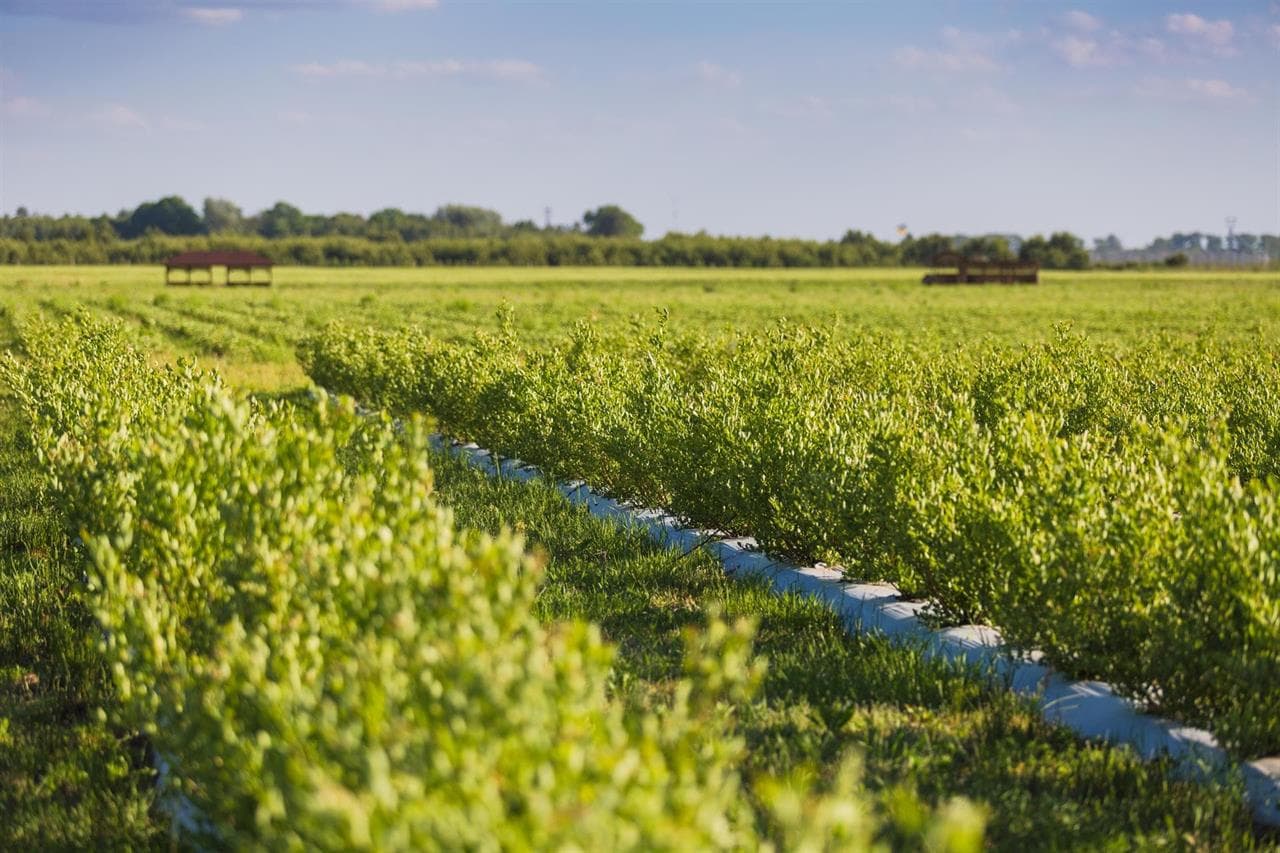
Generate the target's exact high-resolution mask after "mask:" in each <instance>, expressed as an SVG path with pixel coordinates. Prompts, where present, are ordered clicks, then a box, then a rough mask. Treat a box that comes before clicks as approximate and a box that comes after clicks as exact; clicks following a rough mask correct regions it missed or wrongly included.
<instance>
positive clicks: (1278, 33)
mask: <svg viewBox="0 0 1280 853" xmlns="http://www.w3.org/2000/svg"><path fill="white" fill-rule="evenodd" d="M1267 35H1269V36H1270V37H1271V44H1272V45H1274V46H1275V48H1276V49H1277V50H1280V24H1272V25H1271V27H1270V28H1269V29H1268V30H1267Z"/></svg>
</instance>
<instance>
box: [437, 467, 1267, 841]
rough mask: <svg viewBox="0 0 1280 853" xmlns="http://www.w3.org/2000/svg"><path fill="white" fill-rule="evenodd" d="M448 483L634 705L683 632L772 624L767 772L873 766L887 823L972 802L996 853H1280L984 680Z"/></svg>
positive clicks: (1231, 809) (497, 485)
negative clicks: (585, 637)
mask: <svg viewBox="0 0 1280 853" xmlns="http://www.w3.org/2000/svg"><path fill="white" fill-rule="evenodd" d="M433 466H434V468H435V471H436V487H437V490H438V493H439V497H440V499H441V500H442V501H444V502H445V503H448V504H450V505H451V506H452V507H453V508H454V510H455V512H456V513H457V517H458V521H459V522H460V523H461V524H463V525H466V526H469V527H475V528H480V529H488V530H497V529H499V528H501V527H504V526H505V527H513V528H515V529H517V530H519V531H521V532H523V533H524V535H525V536H526V537H527V539H528V541H529V543H530V545H531V547H533V548H535V549H541V550H542V551H544V552H545V555H546V559H547V560H548V571H547V576H546V580H545V584H544V586H543V588H542V590H541V593H540V597H539V599H538V608H539V610H540V615H541V616H542V617H543V618H544V619H547V620H563V619H586V620H591V621H593V622H596V623H598V624H600V625H601V626H602V628H603V630H604V631H605V633H606V636H607V637H608V638H609V639H610V640H611V641H612V642H614V643H616V644H617V646H618V649H619V658H618V662H617V664H616V667H615V689H616V690H617V691H618V693H619V694H620V695H622V696H625V697H626V698H627V699H628V700H630V701H634V702H638V703H647V702H653V701H660V699H661V697H662V695H663V693H664V686H665V685H666V684H667V683H668V682H669V681H670V680H671V679H672V678H674V677H675V675H676V674H677V673H678V672H679V668H680V661H681V654H682V645H681V642H680V632H681V629H682V628H684V627H686V626H690V625H702V624H704V623H705V622H706V620H707V619H708V616H709V614H711V613H713V612H721V613H724V614H726V615H727V616H730V617H740V616H746V617H750V618H753V619H755V620H758V623H759V632H758V636H757V641H756V653H757V654H759V655H761V656H763V657H764V658H765V659H766V660H767V662H768V676H767V678H766V682H765V688H764V691H763V696H764V699H763V700H762V701H759V702H757V703H755V704H753V705H751V706H750V707H744V708H741V709H740V710H739V714H738V716H737V720H738V725H739V727H740V732H739V733H740V734H742V735H743V736H744V737H745V738H746V739H747V742H748V743H749V745H750V753H751V765H752V769H754V770H758V771H768V772H770V773H774V774H785V773H789V772H800V773H806V774H819V775H823V774H828V773H830V772H831V771H832V769H833V768H834V766H835V765H834V762H835V759H836V758H837V756H839V755H840V754H841V752H842V751H843V750H844V749H846V748H848V747H853V748H856V749H860V750H861V751H862V752H863V754H864V760H865V764H866V774H867V784H868V785H869V786H870V787H871V788H872V789H873V790H875V791H876V792H877V801H878V804H879V807H880V808H882V809H884V810H885V811H887V812H890V813H894V814H897V815H902V814H919V815H920V816H921V818H920V819H921V822H923V815H924V814H925V810H924V808H923V807H922V803H937V802H940V801H942V800H945V799H946V798H947V797H949V796H952V795H963V796H966V797H970V798H972V799H974V800H976V801H978V802H980V803H982V804H983V805H984V806H985V807H986V809H987V810H988V813H989V816H990V823H989V828H988V841H989V843H991V844H992V845H993V846H994V847H995V848H996V849H1004V850H1017V849H1027V848H1030V849H1037V850H1041V849H1080V850H1096V849H1135V848H1138V849H1145V848H1149V847H1159V848H1162V849H1163V848H1172V849H1205V850H1209V849H1212V850H1222V849H1239V850H1248V849H1274V848H1275V846H1276V842H1277V838H1276V836H1274V835H1267V834H1265V833H1263V832H1262V831H1261V830H1258V829H1256V828H1255V827H1253V826H1252V824H1251V819H1250V817H1249V811H1248V809H1247V807H1246V806H1245V805H1244V804H1243V800H1242V797H1241V793H1240V791H1239V790H1238V788H1237V787H1235V786H1233V785H1231V784H1224V785H1204V784H1198V783H1193V782H1188V781H1179V780H1177V779H1176V778H1174V776H1173V775H1172V774H1171V772H1170V769H1171V768H1170V767H1169V765H1168V764H1166V763H1164V762H1153V763H1144V762H1142V761H1140V760H1138V759H1137V758H1136V757H1135V756H1134V755H1133V754H1132V753H1131V752H1129V751H1127V750H1124V749H1118V748H1112V747H1108V746H1104V745H1096V744H1085V743H1082V742H1080V741H1079V740H1077V739H1076V738H1075V737H1074V736H1073V735H1072V734H1071V733H1070V732H1068V731H1066V730H1063V729H1060V728H1057V727H1054V726H1050V725H1047V724H1045V723H1044V722H1043V721H1041V720H1040V718H1039V716H1038V714H1037V713H1036V711H1035V710H1034V708H1033V707H1032V706H1031V705H1030V704H1029V703H1027V702H1025V701H1023V700H1019V699H1018V698H1016V697H1014V696H1013V695H1011V694H1010V693H1008V691H1006V690H1005V689H1004V688H1003V686H1002V685H1000V684H999V683H996V682H993V681H992V680H990V679H988V678H986V677H985V676H983V675H982V674H980V673H977V672H974V671H972V670H966V669H963V668H960V667H957V666H955V665H951V664H944V663H942V662H939V661H930V660H927V659H925V658H924V657H923V656H922V655H921V654H919V653H918V652H916V651H913V650H910V649H904V648H902V647H896V646H890V645H889V644H887V643H886V642H884V641H883V640H880V639H876V638H866V637H862V638H854V637H850V636H848V635H847V634H846V632H845V631H844V628H843V626H842V625H841V623H840V621H839V620H838V619H837V618H836V617H835V615H834V614H833V613H832V612H831V611H830V610H828V609H827V608H825V607H823V606H821V605H819V604H816V603H814V602H812V601H809V600H806V599H803V598H800V597H796V596H777V595H774V594H773V593H772V592H770V590H769V588H768V587H767V586H766V585H765V584H764V583H763V582H761V581H758V580H741V581H735V580H731V579H728V578H726V576H725V575H724V574H723V571H722V569H721V568H720V566H719V564H718V563H717V562H716V561H715V560H714V559H712V558H711V557H709V556H708V555H706V554H703V553H700V552H695V553H691V554H681V553H679V552H677V551H672V550H666V549H660V548H657V547H655V546H654V545H653V544H652V543H650V542H649V541H648V540H647V539H646V538H645V536H644V534H643V533H642V532H640V531H638V530H626V529H622V528H619V527H617V526H615V525H613V524H611V523H608V522H604V521H601V520H599V519H595V518H593V517H591V516H590V515H589V514H587V513H586V512H585V511H583V510H582V509H580V508H577V507H574V506H572V505H570V504H569V503H567V502H566V501H565V500H564V499H563V498H562V497H561V496H560V494H559V493H558V492H556V491H555V490H554V489H552V488H550V487H548V486H546V485H545V484H540V483H533V484H528V483H521V482H516V481H511V480H495V479H491V478H489V477H487V476H485V475H484V474H483V473H481V472H479V471H477V470H476V469H474V468H471V467H469V466H468V465H466V463H464V462H462V461H460V460H458V459H455V458H453V457H449V456H445V455H440V456H438V457H437V458H435V459H434V461H433ZM907 823H908V824H910V821H907ZM886 841H889V842H891V843H892V844H893V846H895V847H898V848H912V847H915V846H917V845H918V844H919V843H920V842H921V839H920V838H912V837H910V836H909V835H908V836H904V837H898V838H893V839H886Z"/></svg>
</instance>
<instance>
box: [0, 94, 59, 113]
mask: <svg viewBox="0 0 1280 853" xmlns="http://www.w3.org/2000/svg"><path fill="white" fill-rule="evenodd" d="M0 109H2V111H3V113H4V114H5V115H6V116H10V117H12V118H45V117H47V116H49V115H51V114H52V113H53V110H52V109H51V108H50V107H49V105H48V104H46V103H45V102H44V101H41V100H39V99H38V98H29V97H26V96H25V95H15V96H14V97H12V98H5V99H4V100H3V101H0Z"/></svg>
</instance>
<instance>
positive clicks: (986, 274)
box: [923, 252, 1040, 284]
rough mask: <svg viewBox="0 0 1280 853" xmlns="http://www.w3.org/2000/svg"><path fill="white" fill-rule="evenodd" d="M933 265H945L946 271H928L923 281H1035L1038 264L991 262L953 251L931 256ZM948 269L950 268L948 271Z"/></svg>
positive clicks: (986, 282)
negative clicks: (934, 256) (952, 269)
mask: <svg viewBox="0 0 1280 853" xmlns="http://www.w3.org/2000/svg"><path fill="white" fill-rule="evenodd" d="M933 266H934V267H935V268H938V267H946V268H948V269H947V271H946V272H930V273H929V274H928V275H926V276H925V277H924V279H923V280H924V283H925V284H1038V283H1039V282H1040V264H1038V263H1036V262H1034V261H993V260H989V259H987V258H982V257H977V258H969V257H965V256H964V255H961V254H958V253H956V252H944V253H943V254H941V255H938V256H937V257H936V258H934V259H933ZM950 268H954V269H955V271H954V272H952V271H951V269H950Z"/></svg>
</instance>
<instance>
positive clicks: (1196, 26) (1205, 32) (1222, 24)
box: [1164, 12, 1235, 53]
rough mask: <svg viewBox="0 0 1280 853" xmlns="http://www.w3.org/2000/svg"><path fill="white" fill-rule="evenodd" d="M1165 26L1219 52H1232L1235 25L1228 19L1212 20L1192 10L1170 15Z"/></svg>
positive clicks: (1166, 18) (1170, 30) (1165, 20)
mask: <svg viewBox="0 0 1280 853" xmlns="http://www.w3.org/2000/svg"><path fill="white" fill-rule="evenodd" d="M1164 27H1165V29H1166V30H1168V31H1169V32H1171V33H1174V34H1175V35H1180V36H1183V37H1185V38H1186V39H1188V40H1189V41H1191V42H1193V43H1197V44H1200V45H1203V46H1204V47H1207V48H1209V49H1210V50H1213V51H1215V52H1217V53H1230V52H1231V51H1232V45H1231V40H1232V38H1233V37H1234V36H1235V27H1234V26H1232V24H1231V22H1230V21H1228V20H1221V21H1210V20H1206V19H1205V18H1202V17H1200V16H1199V15H1196V14H1193V13H1191V12H1184V13H1179V14H1174V15H1168V16H1166V17H1165V19H1164Z"/></svg>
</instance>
